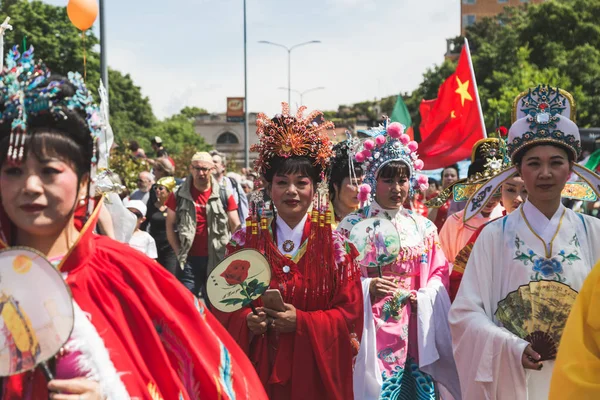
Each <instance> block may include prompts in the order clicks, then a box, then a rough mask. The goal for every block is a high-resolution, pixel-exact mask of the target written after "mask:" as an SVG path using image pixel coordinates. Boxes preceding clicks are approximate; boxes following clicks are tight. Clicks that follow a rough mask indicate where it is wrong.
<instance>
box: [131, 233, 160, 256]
mask: <svg viewBox="0 0 600 400" xmlns="http://www.w3.org/2000/svg"><path fill="white" fill-rule="evenodd" d="M129 245H130V246H131V247H133V248H134V249H136V250H138V251H141V252H142V253H144V254H145V255H147V256H148V257H150V258H158V252H157V251H156V242H155V241H154V238H153V237H152V236H150V234H149V233H148V232H145V231H141V230H139V229H138V230H136V231H135V232H133V236H131V239H130V240H129Z"/></svg>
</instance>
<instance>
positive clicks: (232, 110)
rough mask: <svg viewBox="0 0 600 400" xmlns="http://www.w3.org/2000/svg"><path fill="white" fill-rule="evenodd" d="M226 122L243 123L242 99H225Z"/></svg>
mask: <svg viewBox="0 0 600 400" xmlns="http://www.w3.org/2000/svg"><path fill="white" fill-rule="evenodd" d="M227 122H244V98H243V97H228V98H227Z"/></svg>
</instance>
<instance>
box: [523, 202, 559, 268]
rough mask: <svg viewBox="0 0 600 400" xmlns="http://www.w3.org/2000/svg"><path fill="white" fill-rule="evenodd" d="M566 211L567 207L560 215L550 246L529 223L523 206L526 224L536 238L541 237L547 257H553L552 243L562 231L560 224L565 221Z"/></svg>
mask: <svg viewBox="0 0 600 400" xmlns="http://www.w3.org/2000/svg"><path fill="white" fill-rule="evenodd" d="M565 212H567V209H566V208H565V209H564V210H563V212H562V215H561V216H560V220H559V221H558V227H557V228H556V232H554V236H552V240H551V241H550V244H549V246H547V245H546V242H545V241H544V239H542V238H541V236H540V235H538V234H537V233H536V231H534V230H533V228H532V227H531V225H530V224H529V221H528V220H527V217H526V216H525V213H524V212H523V207H521V215H522V216H523V219H524V220H525V224H526V225H527V227H528V228H529V230H530V231H531V233H533V234H534V235H535V237H536V238H538V239H540V241H541V242H542V244H543V245H544V252H545V253H546V259H550V258H551V257H552V243H553V242H554V239H556V236H558V232H559V231H560V226H561V225H562V221H563V217H564V216H565Z"/></svg>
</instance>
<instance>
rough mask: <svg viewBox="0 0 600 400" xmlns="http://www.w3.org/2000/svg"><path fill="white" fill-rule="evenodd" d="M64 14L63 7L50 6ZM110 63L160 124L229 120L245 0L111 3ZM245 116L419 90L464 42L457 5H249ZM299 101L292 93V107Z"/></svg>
mask: <svg viewBox="0 0 600 400" xmlns="http://www.w3.org/2000/svg"><path fill="white" fill-rule="evenodd" d="M46 1H47V2H49V3H51V4H56V5H65V6H66V4H67V0H46ZM105 7H106V11H107V37H108V40H107V42H108V44H107V48H108V63H109V65H110V66H111V67H112V68H115V69H118V70H120V71H122V72H124V73H129V74H130V75H131V76H132V78H133V80H134V82H135V83H136V84H137V85H138V86H141V88H142V92H143V94H144V95H145V96H148V97H149V98H150V101H151V104H152V107H153V110H154V112H155V114H156V115H157V116H158V117H160V118H163V117H165V116H169V115H171V114H173V113H176V112H178V111H179V110H180V109H181V108H183V107H184V106H197V107H203V108H206V109H207V110H209V111H210V112H223V111H225V107H226V97H228V96H229V97H234V96H240V97H241V96H243V94H244V81H243V71H244V70H243V0H105ZM247 7H248V105H249V110H250V111H252V112H254V111H263V112H266V113H268V114H274V113H276V112H278V110H280V102H281V101H284V100H287V92H286V91H284V90H279V89H278V87H281V86H287V53H286V51H285V50H284V49H281V48H277V47H273V46H268V45H264V44H259V43H257V42H258V41H259V40H268V41H272V42H277V43H281V44H283V45H287V46H292V45H294V44H297V43H301V42H305V41H310V40H320V41H321V42H322V43H320V44H314V45H308V46H306V47H300V48H298V49H295V50H294V51H293V52H292V63H291V64H292V85H291V86H292V88H294V89H297V90H299V91H304V90H306V89H310V88H313V87H318V86H324V87H325V89H324V90H320V91H315V92H312V93H308V94H306V95H305V96H304V103H305V104H306V105H307V106H308V107H309V108H310V109H315V108H316V109H321V110H335V109H337V107H338V105H340V104H351V103H355V102H359V101H364V100H372V99H374V98H381V97H384V96H389V95H392V94H397V93H399V92H401V91H402V92H404V91H411V90H413V89H415V88H416V87H417V86H418V84H419V83H420V82H421V80H422V74H423V72H424V71H425V70H426V68H428V67H432V66H434V65H435V64H439V63H441V62H442V61H443V55H444V53H445V50H446V40H445V39H446V38H449V37H454V36H456V35H458V34H459V33H460V2H459V1H458V0H304V1H290V0H247ZM296 102H299V97H298V96H297V95H294V94H293V93H292V103H293V104H295V103H296Z"/></svg>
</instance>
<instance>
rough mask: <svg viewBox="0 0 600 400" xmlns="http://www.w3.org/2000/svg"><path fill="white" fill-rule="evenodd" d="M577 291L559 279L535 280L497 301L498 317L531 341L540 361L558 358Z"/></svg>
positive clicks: (523, 337)
mask: <svg viewBox="0 0 600 400" xmlns="http://www.w3.org/2000/svg"><path fill="white" fill-rule="evenodd" d="M576 297H577V292H576V291H575V290H573V289H572V288H571V287H570V286H568V285H565V284H564V283H560V282H557V281H546V280H542V281H532V282H529V284H527V285H523V286H520V287H519V288H518V289H517V290H515V291H513V292H510V293H509V294H508V295H507V296H506V297H505V298H504V299H503V300H501V301H500V302H499V303H498V309H497V310H496V313H495V316H496V318H497V319H498V321H500V322H501V323H502V325H503V326H504V327H505V328H506V329H507V330H509V331H510V332H512V333H514V334H515V335H517V336H518V337H520V338H521V339H524V340H526V341H528V342H529V343H531V346H532V347H533V349H534V350H535V351H536V352H537V353H538V354H539V355H540V356H541V359H540V361H544V360H553V359H555V358H556V353H557V352H558V346H559V344H560V339H561V337H562V333H563V330H564V328H565V324H566V323H567V318H568V317H569V312H570V311H571V307H572V306H573V303H575V298H576Z"/></svg>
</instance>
